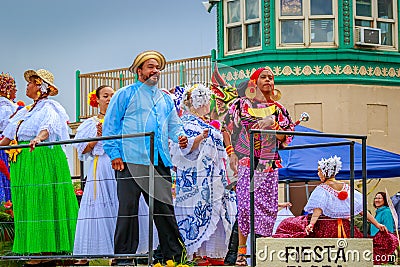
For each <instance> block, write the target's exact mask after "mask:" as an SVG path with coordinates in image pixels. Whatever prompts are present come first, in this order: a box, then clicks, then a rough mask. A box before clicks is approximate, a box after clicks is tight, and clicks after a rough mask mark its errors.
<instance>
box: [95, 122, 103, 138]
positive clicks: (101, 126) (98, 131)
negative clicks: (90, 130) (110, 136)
mask: <svg viewBox="0 0 400 267" xmlns="http://www.w3.org/2000/svg"><path fill="white" fill-rule="evenodd" d="M96 128H97V136H102V135H103V124H102V123H100V122H99V123H98V124H97V125H96Z"/></svg>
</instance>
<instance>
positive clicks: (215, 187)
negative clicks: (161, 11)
mask: <svg viewBox="0 0 400 267" xmlns="http://www.w3.org/2000/svg"><path fill="white" fill-rule="evenodd" d="M164 67H165V58H164V56H163V55H162V54H160V53H159V52H157V51H145V52H143V53H140V54H139V55H138V56H137V57H136V58H135V60H134V62H133V64H132V66H131V67H130V71H132V72H133V73H135V74H136V75H137V77H138V80H137V82H135V83H134V84H131V85H128V86H126V87H124V88H121V89H119V90H118V91H117V92H114V89H113V88H111V87H110V86H100V87H99V88H97V89H96V90H94V91H93V92H91V93H90V94H89V96H88V102H89V104H90V106H92V107H93V108H97V111H98V112H97V113H98V114H97V115H96V116H94V117H92V118H89V119H86V120H85V121H83V122H82V123H81V124H80V126H79V127H78V129H77V133H76V136H75V139H84V138H92V137H100V136H111V135H120V134H132V133H144V132H154V134H155V141H154V150H155V153H154V159H153V161H154V165H155V178H156V179H155V181H156V182H155V188H154V195H153V197H154V223H155V229H154V230H155V231H154V233H155V235H154V238H153V239H154V249H155V251H156V252H158V253H155V263H156V266H161V263H162V262H164V263H166V264H167V266H173V264H174V262H178V263H182V262H185V261H186V260H191V261H196V263H197V265H213V264H215V265H223V264H224V263H225V264H231V265H237V266H246V265H247V260H246V254H247V253H248V250H247V246H246V244H247V237H248V235H249V233H250V149H252V148H251V147H250V133H249V132H250V129H268V130H271V129H272V130H280V131H294V126H295V123H294V122H293V121H292V119H291V117H290V115H289V113H288V111H287V110H286V108H285V107H284V106H283V105H282V104H280V103H279V102H277V101H278V100H279V98H280V92H279V91H278V90H277V89H275V88H274V75H273V71H272V70H271V69H270V68H268V67H264V68H259V69H257V70H255V71H254V72H253V73H252V74H251V76H250V79H249V81H246V83H245V84H244V86H242V88H239V87H238V89H237V90H236V89H235V88H228V87H227V88H224V89H225V92H227V93H226V95H225V96H228V97H225V99H224V97H221V95H220V94H219V93H221V88H219V87H217V86H215V85H211V86H210V87H207V85H206V84H200V83H198V84H194V85H190V86H187V87H179V86H178V87H176V88H174V90H171V91H167V90H161V89H159V88H158V87H157V84H158V80H159V77H160V71H162V70H163V69H164ZM24 77H25V80H26V81H27V89H26V95H27V96H28V97H29V98H31V99H32V100H33V104H32V105H30V106H26V107H23V108H19V107H18V105H16V104H15V103H14V99H15V97H16V85H15V81H14V79H13V78H12V77H11V76H10V75H8V74H1V76H0V104H1V105H0V131H2V139H1V141H0V146H7V145H10V144H29V148H24V149H12V150H8V151H3V150H0V159H1V161H0V163H1V164H2V165H4V166H2V167H1V169H0V170H1V172H0V198H1V199H0V201H2V202H7V201H12V204H13V212H14V225H15V237H14V243H13V248H12V251H13V252H14V253H16V254H18V255H51V254H71V253H72V254H73V255H108V256H110V255H118V254H135V253H146V252H148V234H147V231H148V202H149V184H148V181H149V179H148V177H149V164H150V156H149V155H150V140H149V137H145V136H143V137H137V138H124V139H122V140H121V139H115V140H107V141H91V142H81V143H76V144H74V147H75V148H76V149H77V152H78V155H79V159H80V160H83V161H89V162H90V166H89V168H88V171H87V174H86V177H87V179H86V183H85V188H84V193H83V197H82V200H81V202H80V206H79V207H78V202H77V199H76V196H75V194H74V189H73V186H72V183H71V176H70V171H69V167H68V162H67V158H66V154H65V152H64V150H63V147H62V146H59V145H52V146H38V147H36V145H37V144H38V143H41V142H48V141H62V140H68V139H69V138H70V137H69V131H68V125H67V123H68V115H67V113H66V111H65V109H64V108H63V107H62V106H61V105H60V104H59V103H58V102H56V101H54V100H52V99H51V96H55V95H57V93H58V88H57V87H56V86H55V85H54V76H53V75H52V73H50V72H49V71H47V70H44V69H40V70H37V71H35V70H28V71H26V72H25V73H24ZM218 101H219V102H218ZM221 103H222V104H221ZM292 138H293V136H291V135H283V134H272V135H271V134H264V133H257V134H255V135H254V139H255V140H254V155H255V165H254V166H255V170H254V184H255V191H254V196H255V197H254V207H255V233H256V236H257V237H271V236H272V230H273V227H274V224H275V221H276V218H277V212H278V205H279V204H278V169H279V168H280V167H281V159H280V156H279V154H278V151H277V148H284V147H285V146H287V145H288V144H289V143H290V142H291V140H292ZM316 165H317V164H316ZM38 166H40V167H38ZM340 167H341V162H340V159H339V158H337V157H333V158H330V159H322V160H321V161H320V162H318V171H319V172H318V175H319V177H320V179H321V182H322V183H321V185H319V186H318V187H317V188H316V189H315V190H314V191H313V193H312V194H311V196H310V199H309V201H308V203H307V205H306V207H305V210H306V211H308V212H309V214H310V215H308V216H302V217H295V218H288V219H285V220H283V222H282V223H281V224H280V225H279V227H278V229H277V231H276V233H275V234H274V235H273V236H274V237H349V236H350V234H349V229H350V224H349V220H348V218H349V216H350V213H349V211H350V204H349V203H350V200H349V199H350V196H349V194H350V191H349V189H350V188H349V186H348V185H347V184H345V183H343V182H340V181H336V180H335V175H336V174H337V172H338V171H339V170H340ZM171 173H172V174H171ZM230 174H232V175H230ZM236 179H237V184H236V186H234V187H233V189H232V188H230V187H229V185H231V184H232V182H233V180H236ZM354 198H355V213H356V214H358V213H360V212H361V211H362V197H361V195H360V194H359V193H358V192H356V193H355V196H354ZM281 205H283V206H285V204H281ZM368 220H369V221H370V222H371V223H372V224H373V225H374V226H375V227H376V229H377V232H378V233H377V234H376V235H375V237H374V253H377V254H391V253H393V251H394V249H395V248H396V246H397V245H398V241H397V238H396V237H395V236H394V235H393V234H391V233H390V232H388V230H387V228H386V227H385V225H383V224H380V223H379V222H377V221H376V220H375V219H374V217H372V216H371V215H370V214H368ZM338 225H339V226H341V227H338ZM339 230H340V231H339ZM355 233H356V234H355V236H360V232H359V231H358V230H357V229H355ZM382 240H385V241H386V242H382ZM157 245H158V246H157ZM224 260H225V262H224ZM158 261H159V262H158ZM157 262H158V263H157ZM27 264H28V265H37V266H39V265H44V264H51V261H49V260H30V261H28V262H27ZM75 264H76V265H85V264H87V261H86V260H80V261H77V262H76V263H75ZM114 264H116V265H124V266H126V265H132V264H134V261H132V259H122V258H117V259H116V260H115V261H114ZM171 264H172V265H171Z"/></svg>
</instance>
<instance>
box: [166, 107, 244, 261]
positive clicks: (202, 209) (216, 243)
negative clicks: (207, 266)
mask: <svg viewBox="0 0 400 267" xmlns="http://www.w3.org/2000/svg"><path fill="white" fill-rule="evenodd" d="M181 119H182V122H183V125H184V128H185V133H186V135H187V136H188V139H189V143H188V147H187V148H186V149H184V150H182V149H180V148H179V147H178V145H176V144H172V146H171V155H172V161H173V165H174V166H176V168H177V175H176V189H175V191H176V199H175V216H176V219H177V222H178V227H179V231H180V233H181V236H182V239H183V241H184V242H185V245H186V249H187V254H188V257H189V258H191V257H192V256H193V254H194V253H196V255H197V256H208V257H212V258H220V257H225V255H226V253H227V250H228V244H229V237H230V235H231V231H232V226H233V224H234V223H235V216H236V212H237V210H236V196H235V193H234V192H232V191H227V190H226V189H225V186H227V185H228V181H227V177H226V168H225V167H226V166H225V162H226V159H227V154H226V152H225V148H224V146H223V140H222V134H221V132H220V131H219V130H217V129H215V128H214V127H213V126H210V125H209V124H207V123H205V122H204V121H203V120H202V119H200V118H198V117H196V116H194V115H192V114H185V115H183V116H182V117H181ZM204 129H209V135H208V137H207V138H206V139H205V140H204V141H203V142H202V143H200V145H199V147H198V148H197V149H195V150H193V151H192V152H190V149H191V147H192V145H193V140H194V137H196V136H197V135H199V134H202V133H203V130H204Z"/></svg>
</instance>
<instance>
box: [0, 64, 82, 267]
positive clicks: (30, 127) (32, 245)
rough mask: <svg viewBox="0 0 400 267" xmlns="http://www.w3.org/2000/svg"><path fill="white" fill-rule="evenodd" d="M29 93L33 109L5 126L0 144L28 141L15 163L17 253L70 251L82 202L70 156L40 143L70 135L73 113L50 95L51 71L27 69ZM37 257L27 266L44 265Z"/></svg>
mask: <svg viewBox="0 0 400 267" xmlns="http://www.w3.org/2000/svg"><path fill="white" fill-rule="evenodd" d="M24 76H25V80H26V81H27V82H28V84H27V88H26V95H27V96H28V97H29V98H31V99H33V100H34V104H33V105H32V107H31V108H30V109H29V110H28V109H23V110H21V111H19V112H18V113H17V115H16V116H14V117H13V118H12V119H11V120H10V123H9V124H8V125H7V127H6V128H5V129H4V132H3V135H4V138H3V139H2V140H1V141H0V146H4V145H8V144H9V143H10V141H11V140H16V141H17V142H18V143H19V144H29V145H30V149H28V148H24V149H22V150H21V153H20V154H19V155H17V158H16V161H15V162H13V163H12V164H11V173H12V177H13V181H12V185H11V193H12V195H13V204H14V205H13V206H14V223H15V239H14V245H13V249H12V251H13V252H14V253H17V254H24V255H26V254H36V253H54V252H56V253H70V252H72V249H73V245H74V234H75V225H76V219H77V214H78V202H77V200H76V197H75V193H74V190H73V186H72V183H71V175H70V171H69V167H68V162H67V157H66V155H65V153H64V151H63V149H62V148H61V146H59V145H56V146H41V147H38V148H36V149H35V146H36V145H37V144H39V143H41V142H49V141H61V140H66V139H69V133H68V125H67V122H68V115H67V113H66V111H65V109H64V108H63V107H62V106H61V105H60V104H59V103H58V102H56V101H54V100H50V99H49V98H48V97H49V96H54V95H57V93H58V89H57V87H56V86H55V85H54V84H53V83H54V76H53V74H52V73H51V72H49V71H47V70H44V69H40V70H37V71H34V70H28V71H26V72H25V73H24ZM42 263H43V261H40V260H32V261H30V262H28V264H42Z"/></svg>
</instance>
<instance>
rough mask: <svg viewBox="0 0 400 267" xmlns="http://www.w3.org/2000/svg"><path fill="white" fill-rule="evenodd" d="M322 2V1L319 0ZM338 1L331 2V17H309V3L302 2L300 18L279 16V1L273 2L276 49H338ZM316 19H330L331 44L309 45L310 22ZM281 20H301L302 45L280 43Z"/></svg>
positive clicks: (318, 43)
mask: <svg viewBox="0 0 400 267" xmlns="http://www.w3.org/2000/svg"><path fill="white" fill-rule="evenodd" d="M321 1H323V0H321ZM337 1H338V0H332V15H310V13H311V2H310V0H303V1H302V5H303V6H302V9H303V14H302V15H301V16H281V0H275V7H276V12H277V14H276V16H275V17H276V21H275V25H276V48H277V49H281V48H283V49H287V48H305V47H306V48H307V47H311V48H327V47H328V48H336V47H338V43H339V42H338V15H337V12H338V8H337V7H338V4H337ZM316 19H332V20H333V25H334V32H333V42H326V43H325V42H314V43H311V23H310V20H316ZM282 20H303V41H304V43H303V44H291V43H289V44H287V43H282V37H281V21H282ZM306 29H307V30H306Z"/></svg>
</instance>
